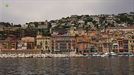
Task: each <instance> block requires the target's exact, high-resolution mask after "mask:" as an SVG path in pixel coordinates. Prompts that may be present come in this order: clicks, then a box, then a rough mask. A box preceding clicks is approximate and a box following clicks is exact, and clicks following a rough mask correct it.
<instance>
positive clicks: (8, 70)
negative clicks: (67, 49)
mask: <svg viewBox="0 0 134 75" xmlns="http://www.w3.org/2000/svg"><path fill="white" fill-rule="evenodd" d="M0 75H134V57H131V58H130V57H111V58H109V57H104V58H101V57H89V58H84V57H83V58H6V59H3V58H1V59H0Z"/></svg>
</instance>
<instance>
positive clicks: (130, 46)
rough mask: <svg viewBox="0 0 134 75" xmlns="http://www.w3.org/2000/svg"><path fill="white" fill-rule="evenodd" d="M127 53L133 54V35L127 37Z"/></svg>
mask: <svg viewBox="0 0 134 75" xmlns="http://www.w3.org/2000/svg"><path fill="white" fill-rule="evenodd" d="M128 49H129V52H134V34H131V35H128Z"/></svg>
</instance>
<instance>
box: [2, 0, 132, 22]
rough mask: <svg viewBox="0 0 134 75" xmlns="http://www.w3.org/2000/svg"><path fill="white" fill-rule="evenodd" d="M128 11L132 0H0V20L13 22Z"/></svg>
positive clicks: (130, 8) (130, 9)
mask: <svg viewBox="0 0 134 75" xmlns="http://www.w3.org/2000/svg"><path fill="white" fill-rule="evenodd" d="M130 11H134V0H0V22H1V21H4V22H12V23H15V24H19V23H20V24H24V23H26V22H29V21H44V20H52V19H60V18H62V17H67V16H70V15H82V14H83V15H85V14H89V15H92V14H117V13H120V12H130Z"/></svg>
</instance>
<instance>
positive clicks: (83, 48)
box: [76, 35, 89, 54]
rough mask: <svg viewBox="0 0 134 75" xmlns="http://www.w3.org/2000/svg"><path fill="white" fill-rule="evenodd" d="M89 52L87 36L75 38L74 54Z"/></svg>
mask: <svg viewBox="0 0 134 75" xmlns="http://www.w3.org/2000/svg"><path fill="white" fill-rule="evenodd" d="M88 51H89V38H88V36H87V35H81V36H76V52H77V53H82V54H83V53H87V52H88Z"/></svg>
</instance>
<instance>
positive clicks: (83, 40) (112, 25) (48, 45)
mask: <svg viewBox="0 0 134 75" xmlns="http://www.w3.org/2000/svg"><path fill="white" fill-rule="evenodd" d="M71 53H74V54H77V55H90V54H106V53H113V54H132V55H134V12H130V13H120V14H117V15H114V14H112V15H109V14H101V15H71V16H69V17H63V18H61V19H57V20H50V21H47V20H44V21H40V22H28V23H25V24H23V25H22V24H17V25H16V24H13V23H8V22H0V54H23V55H25V54H55V55H56V54H57V55H58V54H71Z"/></svg>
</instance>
